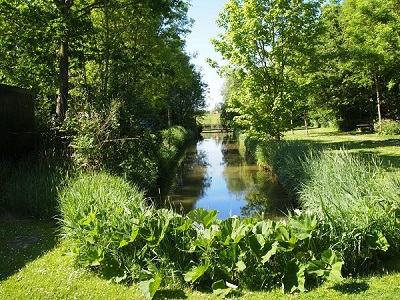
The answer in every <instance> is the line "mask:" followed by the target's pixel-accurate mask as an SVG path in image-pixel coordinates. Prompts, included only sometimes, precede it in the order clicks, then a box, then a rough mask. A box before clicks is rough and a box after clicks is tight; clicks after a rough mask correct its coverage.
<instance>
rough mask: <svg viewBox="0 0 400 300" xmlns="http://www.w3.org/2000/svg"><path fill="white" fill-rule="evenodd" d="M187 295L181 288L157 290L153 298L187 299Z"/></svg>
mask: <svg viewBox="0 0 400 300" xmlns="http://www.w3.org/2000/svg"><path fill="white" fill-rule="evenodd" d="M187 298H188V296H187V295H186V294H185V293H184V292H183V291H182V290H159V291H157V292H156V294H155V295H154V298H153V299H155V300H157V299H159V300H161V299H162V300H163V299H187Z"/></svg>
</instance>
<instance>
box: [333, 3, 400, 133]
mask: <svg viewBox="0 0 400 300" xmlns="http://www.w3.org/2000/svg"><path fill="white" fill-rule="evenodd" d="M342 12H343V14H342V18H341V21H342V22H343V26H344V28H345V29H344V30H345V47H346V48H347V51H348V52H349V53H350V55H351V59H350V60H347V61H346V63H347V68H349V69H352V70H353V73H352V78H353V80H354V82H356V83H358V84H360V85H361V86H364V87H369V86H371V85H373V86H374V90H375V95H376V105H377V116H378V124H379V131H380V132H381V131H382V110H381V106H382V101H383V99H382V89H383V88H385V86H386V87H391V86H393V85H394V83H396V81H397V80H398V78H397V79H396V78H393V77H387V74H388V73H389V70H391V68H393V66H398V63H397V61H398V55H399V50H400V44H399V39H398V37H399V35H400V28H399V26H398V24H399V22H400V15H399V2H398V1H397V0H347V1H345V2H344V3H343V11H342ZM355 70H356V71H355ZM354 71H355V72H354Z"/></svg>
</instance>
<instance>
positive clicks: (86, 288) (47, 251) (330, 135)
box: [0, 130, 400, 300]
mask: <svg viewBox="0 0 400 300" xmlns="http://www.w3.org/2000/svg"><path fill="white" fill-rule="evenodd" d="M288 138H292V139H305V140H307V141H308V142H309V143H312V144H318V145H322V146H324V147H327V148H331V149H340V148H342V146H343V145H345V148H346V149H350V151H351V152H356V153H365V154H368V155H369V154H376V155H378V156H379V157H381V158H382V159H383V160H384V163H385V166H386V167H387V169H388V170H391V171H396V170H398V169H399V168H400V163H399V162H400V151H399V150H398V146H397V145H398V144H397V143H399V142H400V137H390V138H386V137H380V136H377V135H374V134H365V135H358V134H350V135H339V134H337V133H335V132H334V131H326V132H322V130H315V131H311V134H310V136H309V137H307V138H305V137H304V136H303V134H302V133H301V132H300V131H297V132H296V134H295V136H294V137H289V136H288ZM369 145H375V147H371V148H369ZM396 150H397V151H396ZM57 230H58V228H57V226H55V224H54V223H49V222H38V221H35V220H18V219H15V218H13V217H10V216H8V217H6V218H4V216H3V217H2V219H1V221H0V240H1V241H4V243H1V245H0V260H1V264H0V265H1V267H0V274H1V275H0V299H143V296H142V294H141V292H140V291H139V289H138V286H137V285H136V284H133V285H129V286H125V285H117V284H114V283H111V282H110V281H108V280H107V279H104V278H100V277H98V276H95V275H93V274H92V273H89V272H87V271H86V270H83V269H80V268H77V267H76V266H75V264H74V262H75V260H74V259H73V257H71V256H67V255H65V253H66V249H67V248H68V246H69V245H65V244H64V242H62V243H58V242H57V241H56V239H55V236H57V234H58V233H57ZM18 236H20V237H22V238H20V239H16V237H18ZM30 236H39V239H32V240H30V239H29V238H28V237H30ZM46 237H47V238H46ZM24 239H25V241H26V242H29V243H25V244H18V243H19V241H20V240H22V241H23V240H24ZM16 241H17V242H18V243H17V245H18V247H20V248H16V246H15V245H16ZM21 245H22V246H21ZM399 294H400V261H399V260H394V261H391V262H385V263H382V271H381V272H376V273H375V274H374V275H370V276H368V277H358V278H348V279H346V280H345V281H344V282H341V283H339V284H332V283H325V284H323V285H322V286H320V287H318V288H316V289H313V290H312V291H310V292H307V293H301V294H296V295H283V294H282V292H281V291H280V290H279V289H277V290H273V291H271V292H248V291H243V292H242V293H241V294H240V295H238V298H243V299H255V300H257V299H288V298H290V299H291V298H295V299H340V298H346V299H367V300H368V299H374V300H375V299H396V298H398V295H399ZM154 299H218V297H216V296H215V295H213V294H210V293H207V292H201V291H196V290H191V289H176V287H174V288H169V287H168V286H167V287H165V288H163V289H162V290H160V291H158V292H157V294H156V296H155V297H154Z"/></svg>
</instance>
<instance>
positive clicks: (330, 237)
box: [299, 150, 400, 272]
mask: <svg viewBox="0 0 400 300" xmlns="http://www.w3.org/2000/svg"><path fill="white" fill-rule="evenodd" d="M303 169H304V172H305V174H307V178H306V180H304V181H303V182H302V186H301V189H300V191H299V202H300V204H301V206H302V207H303V209H306V210H309V211H311V212H313V213H314V214H316V215H317V216H318V218H319V219H320V220H321V222H322V224H323V225H324V226H326V230H325V236H323V237H321V238H322V239H323V240H325V242H326V243H329V244H331V245H332V247H333V248H334V249H337V250H338V251H340V252H341V254H342V257H343V259H345V261H346V267H347V269H348V270H349V271H350V272H353V271H356V270H366V269H368V268H370V267H371V264H375V265H377V264H378V263H379V259H383V255H396V254H398V253H399V250H400V245H399V242H400V228H399V227H398V224H396V217H397V214H398V210H399V208H400V192H399V191H400V185H399V180H398V179H396V178H394V177H392V175H388V174H386V173H384V172H383V170H382V168H381V167H380V164H379V161H377V160H376V159H375V158H373V157H370V158H366V157H360V156H356V155H353V154H350V153H349V152H347V151H345V150H341V151H339V152H336V153H333V152H328V151H324V152H321V153H320V154H319V155H318V156H314V157H313V158H308V159H307V160H306V161H305V162H303ZM382 250H384V251H386V250H388V251H386V253H385V254H384V252H382Z"/></svg>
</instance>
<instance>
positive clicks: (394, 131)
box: [374, 119, 400, 135]
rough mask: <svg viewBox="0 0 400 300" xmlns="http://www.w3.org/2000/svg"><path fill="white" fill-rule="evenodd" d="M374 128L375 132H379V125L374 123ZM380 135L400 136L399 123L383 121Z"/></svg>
mask: <svg viewBox="0 0 400 300" xmlns="http://www.w3.org/2000/svg"><path fill="white" fill-rule="evenodd" d="M374 127H375V131H376V132H379V123H375V125H374ZM381 134H385V135H399V134H400V121H395V120H389V119H383V120H382V132H381Z"/></svg>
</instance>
